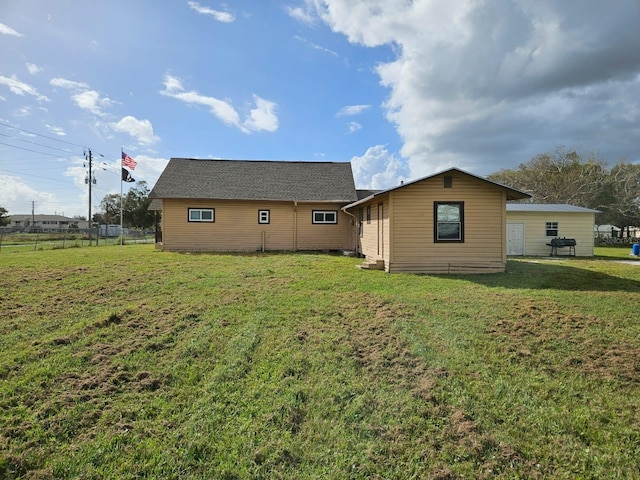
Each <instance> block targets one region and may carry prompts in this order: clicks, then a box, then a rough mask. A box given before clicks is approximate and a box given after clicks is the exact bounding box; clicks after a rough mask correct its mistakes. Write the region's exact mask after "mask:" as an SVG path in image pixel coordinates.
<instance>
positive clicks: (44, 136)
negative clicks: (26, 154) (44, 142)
mask: <svg viewBox="0 0 640 480" xmlns="http://www.w3.org/2000/svg"><path fill="white" fill-rule="evenodd" d="M0 125H3V126H5V127H7V128H13V129H15V130H20V131H21V132H25V133H29V134H31V135H37V136H38V137H43V138H47V139H49V140H53V141H55V142H60V143H66V144H67V145H73V146H74V147H80V148H87V147H86V146H85V145H78V144H77V143H72V142H67V141H66V140H60V139H59V138H55V137H49V136H47V135H42V134H41V133H36V132H32V131H30V130H25V129H24V128H20V127H14V126H13V125H11V124H9V123H5V122H3V121H0Z"/></svg>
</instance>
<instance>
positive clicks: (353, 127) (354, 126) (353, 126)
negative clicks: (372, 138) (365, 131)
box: [349, 122, 362, 133]
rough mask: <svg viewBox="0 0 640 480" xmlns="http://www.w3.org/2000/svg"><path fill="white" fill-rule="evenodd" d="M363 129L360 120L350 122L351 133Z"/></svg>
mask: <svg viewBox="0 0 640 480" xmlns="http://www.w3.org/2000/svg"><path fill="white" fill-rule="evenodd" d="M361 129H362V125H360V124H359V123H358V122H349V133H353V132H357V131H358V130H361Z"/></svg>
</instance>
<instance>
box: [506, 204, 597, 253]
mask: <svg viewBox="0 0 640 480" xmlns="http://www.w3.org/2000/svg"><path fill="white" fill-rule="evenodd" d="M596 213H598V211H597V210H592V209H590V208H584V207H576V206H574V205H567V204H533V203H511V204H507V255H511V256H517V255H520V256H549V255H551V252H552V249H551V246H550V245H549V244H550V243H551V240H552V239H554V238H566V239H575V241H576V243H575V250H574V249H572V248H569V247H561V248H558V249H557V255H573V254H574V253H575V255H576V256H579V257H591V256H593V247H594V233H593V231H594V230H593V229H594V225H595V218H596Z"/></svg>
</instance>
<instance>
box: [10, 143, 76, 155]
mask: <svg viewBox="0 0 640 480" xmlns="http://www.w3.org/2000/svg"><path fill="white" fill-rule="evenodd" d="M0 145H6V146H7V147H13V148H19V149H20V150H26V151H27V152H33V153H39V154H40V155H47V156H49V157H54V158H64V157H63V156H62V155H54V154H53V153H46V152H39V151H37V150H32V149H31V148H24V147H19V146H17V145H11V144H10V143H4V142H0Z"/></svg>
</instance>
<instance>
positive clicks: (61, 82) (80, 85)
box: [49, 77, 89, 90]
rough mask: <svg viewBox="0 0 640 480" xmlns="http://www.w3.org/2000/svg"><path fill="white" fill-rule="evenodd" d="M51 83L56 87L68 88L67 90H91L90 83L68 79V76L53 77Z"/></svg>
mask: <svg viewBox="0 0 640 480" xmlns="http://www.w3.org/2000/svg"><path fill="white" fill-rule="evenodd" d="M49 84H50V85H52V86H54V87H60V88H66V89H67V90H89V85H87V84H86V83H84V82H76V81H74V80H67V79H66V78H59V77H56V78H52V79H51V80H49Z"/></svg>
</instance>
